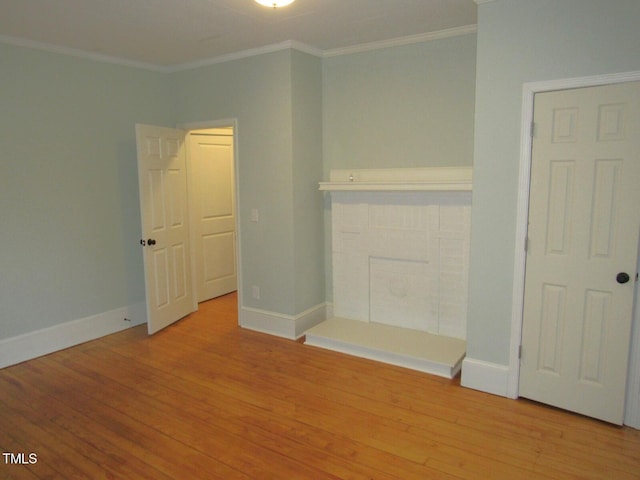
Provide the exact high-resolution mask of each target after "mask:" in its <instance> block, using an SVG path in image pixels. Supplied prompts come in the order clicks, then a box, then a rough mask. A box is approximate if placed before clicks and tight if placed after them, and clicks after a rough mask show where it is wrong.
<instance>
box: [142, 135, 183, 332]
mask: <svg viewBox="0 0 640 480" xmlns="http://www.w3.org/2000/svg"><path fill="white" fill-rule="evenodd" d="M184 138H185V133H184V132H183V131H181V130H174V129H171V128H164V127H156V126H150V125H136V142H137V150H138V181H139V184H140V212H141V215H142V241H141V244H142V248H144V271H145V287H146V300H147V326H148V330H149V334H153V333H155V332H157V331H158V330H161V329H162V328H164V327H166V326H167V325H170V324H171V323H173V322H175V321H177V320H179V319H180V318H182V317H184V316H186V315H188V314H189V313H191V312H192V311H193V304H194V303H193V288H192V284H191V267H190V265H191V261H190V253H189V224H188V218H189V212H188V206H187V172H186V156H185V151H184Z"/></svg>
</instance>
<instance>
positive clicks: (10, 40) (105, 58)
mask: <svg viewBox="0 0 640 480" xmlns="http://www.w3.org/2000/svg"><path fill="white" fill-rule="evenodd" d="M475 1H476V2H482V3H485V2H489V1H494V0H475ZM477 31H478V26H477V25H465V26H463V27H456V28H449V29H446V30H439V31H437V32H428V33H422V34H418V35H409V36H406V37H398V38H393V39H390V40H382V41H379V42H371V43H364V44H360V45H353V46H350V47H344V48H334V49H329V50H321V49H319V48H316V47H312V46H310V45H306V44H304V43H302V42H298V41H295V40H287V41H285V42H280V43H274V44H271V45H265V46H262V47H257V48H251V49H247V50H242V51H239V52H234V53H230V54H227V55H220V56H218V57H212V58H208V59H204V60H198V61H195V62H189V63H182V64H176V65H167V66H163V65H154V64H150V63H144V62H136V61H133V60H127V59H124V58H121V57H114V56H110V55H103V54H99V53H93V52H87V51H85V50H80V49H75V48H68V47H60V46H57V45H52V44H49V43H43V42H35V41H32V40H25V39H22V38H17V37H10V36H5V35H0V43H6V44H9V45H14V46H17V47H24V48H31V49H34V50H41V51H45V52H50V53H58V54H62V55H70V56H73V57H78V58H84V59H87V60H93V61H96V62H103V63H111V64H115V65H121V66H126V67H133V68H140V69H144V70H151V71H154V72H163V73H176V72H180V71H183V70H193V69H196V68H200V67H206V66H209V65H215V64H218V63H224V62H230V61H233V60H240V59H243V58H249V57H254V56H257V55H263V54H266V53H273V52H279V51H282V50H298V51H299V52H302V53H306V54H309V55H313V56H315V57H320V58H328V57H336V56H340V55H349V54H352V53H362V52H367V51H371V50H379V49H383V48H390V47H398V46H403V45H411V44H414V43H421V42H427V41H433V40H440V39H443V38H449V37H456V36H460V35H469V34H473V33H477Z"/></svg>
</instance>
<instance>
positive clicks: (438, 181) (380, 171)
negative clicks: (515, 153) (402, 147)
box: [319, 167, 473, 191]
mask: <svg viewBox="0 0 640 480" xmlns="http://www.w3.org/2000/svg"><path fill="white" fill-rule="evenodd" d="M472 184H473V168H472V167H428V168H373V169H351V170H331V172H330V173H329V181H328V182H320V183H319V185H320V186H319V188H320V190H322V191H471V188H472Z"/></svg>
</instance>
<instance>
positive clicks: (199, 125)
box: [177, 118, 243, 323]
mask: <svg viewBox="0 0 640 480" xmlns="http://www.w3.org/2000/svg"><path fill="white" fill-rule="evenodd" d="M223 127H232V128H233V169H234V172H233V176H234V179H233V181H234V183H235V185H234V199H233V201H234V202H235V209H236V215H235V217H236V219H235V221H236V273H237V276H238V323H239V322H240V306H241V305H242V304H243V303H242V249H241V242H240V209H239V208H238V207H239V205H240V167H239V162H238V119H237V118H221V119H218V120H205V121H202V122H188V123H182V124H180V125H178V127H177V128H179V129H181V130H185V131H186V132H187V134H189V132H191V131H192V130H204V129H207V128H223ZM185 143H187V142H185ZM190 171H191V158H190V155H189V152H188V151H187V180H188V185H189V188H190V187H191V185H190V182H191V180H190V177H189V172H190ZM191 241H192V242H193V241H194V239H193V238H192V239H191ZM191 252H192V253H191V261H192V263H193V262H195V255H194V250H193V248H192V249H191ZM192 266H193V265H192ZM191 271H192V276H195V269H194V268H192V269H191ZM193 280H194V281H195V278H194V279H193ZM195 285H196V284H195V283H194V295H193V302H194V311H196V310H198V299H197V296H196V292H195Z"/></svg>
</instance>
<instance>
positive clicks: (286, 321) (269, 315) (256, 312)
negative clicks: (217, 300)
mask: <svg viewBox="0 0 640 480" xmlns="http://www.w3.org/2000/svg"><path fill="white" fill-rule="evenodd" d="M326 319H327V305H326V304H325V303H321V304H319V305H316V306H315V307H311V308H309V309H308V310H305V311H304V312H302V313H299V314H298V315H285V314H282V313H277V312H270V311H267V310H260V309H257V308H251V307H241V308H240V321H239V323H240V326H241V327H242V328H246V329H248V330H255V331H256V332H262V333H268V334H270V335H275V336H278V337H284V338H288V339H291V340H296V339H298V338H300V337H301V336H303V335H304V332H306V331H307V330H309V329H310V328H311V327H314V326H316V325H318V324H319V323H321V322H324V321H325V320H326Z"/></svg>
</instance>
